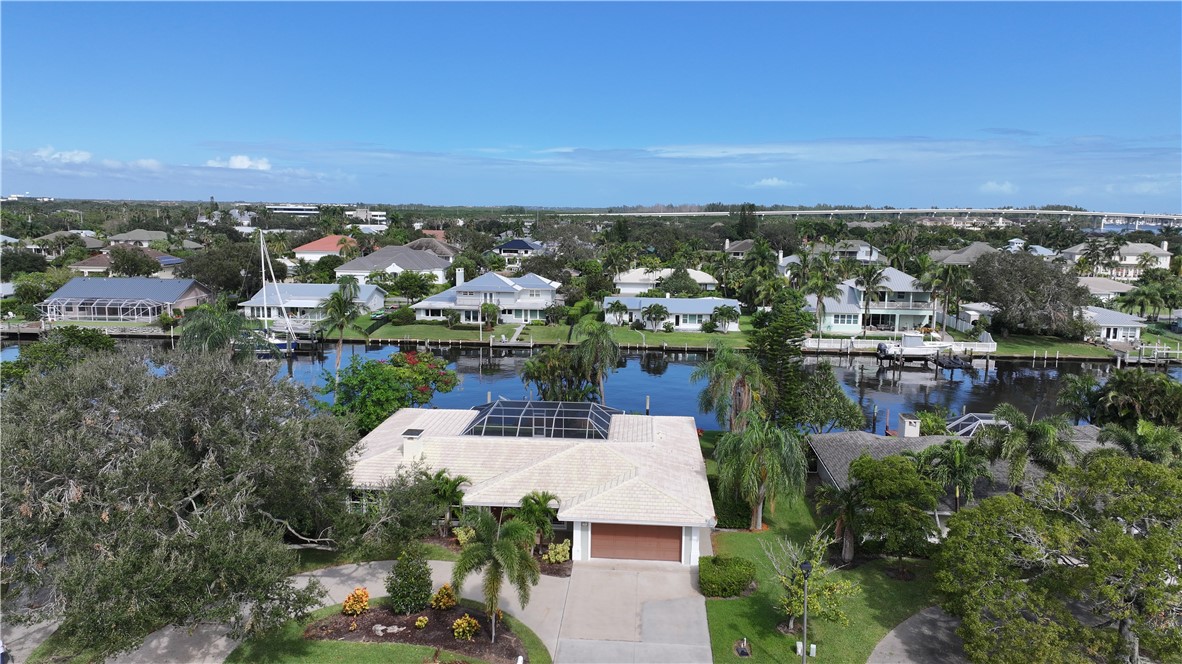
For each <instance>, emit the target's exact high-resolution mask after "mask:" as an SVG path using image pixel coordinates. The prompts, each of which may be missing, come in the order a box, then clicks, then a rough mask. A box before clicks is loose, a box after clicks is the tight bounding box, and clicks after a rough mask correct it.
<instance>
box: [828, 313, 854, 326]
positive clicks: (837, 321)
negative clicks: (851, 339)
mask: <svg viewBox="0 0 1182 664" xmlns="http://www.w3.org/2000/svg"><path fill="white" fill-rule="evenodd" d="M833 324H834V325H857V324H858V314H833Z"/></svg>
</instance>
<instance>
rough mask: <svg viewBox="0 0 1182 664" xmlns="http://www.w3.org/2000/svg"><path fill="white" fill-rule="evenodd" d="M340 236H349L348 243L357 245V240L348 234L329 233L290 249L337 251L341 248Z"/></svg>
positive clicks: (295, 250)
mask: <svg viewBox="0 0 1182 664" xmlns="http://www.w3.org/2000/svg"><path fill="white" fill-rule="evenodd" d="M341 238H349V245H350V246H354V247H355V246H357V240H354V239H353V238H351V237H349V236H348V235H329V236H326V237H322V238H320V239H319V240H313V241H311V242H309V243H308V244H302V245H300V246H298V247H296V248H295V249H292V251H293V252H299V251H327V252H332V253H337V252H339V251H340V250H341V244H340V243H341Z"/></svg>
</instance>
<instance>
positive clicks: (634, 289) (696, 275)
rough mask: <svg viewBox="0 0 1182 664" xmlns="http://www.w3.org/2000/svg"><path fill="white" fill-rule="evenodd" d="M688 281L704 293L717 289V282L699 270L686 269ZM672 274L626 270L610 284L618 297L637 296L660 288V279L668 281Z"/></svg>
mask: <svg viewBox="0 0 1182 664" xmlns="http://www.w3.org/2000/svg"><path fill="white" fill-rule="evenodd" d="M686 272H688V273H689V276H690V279H693V280H694V283H696V284H698V286H699V287H700V288H701V289H702V290H704V291H712V290H717V289H718V280H717V279H715V278H714V277H712V276H710V275H709V274H706V273H705V272H702V271H701V270H693V269H687V270H686ZM671 274H673V268H668V267H667V268H663V269H660V270H654V271H652V272H649V271H648V270H646V269H644V268H642V267H638V268H635V269H632V270H627V271H624V272H621V273H619V274H617V275H616V278H615V279H613V280H612V282H613V283H614V284H615V286H616V291H618V292H619V294H620V295H625V296H627V295H639V294H641V293H643V292H645V291H649V290H652V289H654V288H660V283H661V280H662V279H668V278H669V276H670V275H671Z"/></svg>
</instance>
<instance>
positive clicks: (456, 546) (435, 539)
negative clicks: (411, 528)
mask: <svg viewBox="0 0 1182 664" xmlns="http://www.w3.org/2000/svg"><path fill="white" fill-rule="evenodd" d="M423 542H425V543H427V544H437V545H439V546H441V547H443V548H445V549H447V550H448V551H452V552H454V553H459V552H460V543H459V542H457V541H456V538H454V537H451V536H450V535H449V536H447V537H440V536H438V535H432V536H431V537H426V538H423Z"/></svg>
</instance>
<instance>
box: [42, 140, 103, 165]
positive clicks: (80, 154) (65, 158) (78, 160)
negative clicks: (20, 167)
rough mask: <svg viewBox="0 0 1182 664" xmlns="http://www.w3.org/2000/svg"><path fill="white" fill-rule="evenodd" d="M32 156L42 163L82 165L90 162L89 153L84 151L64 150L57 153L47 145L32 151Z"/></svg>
mask: <svg viewBox="0 0 1182 664" xmlns="http://www.w3.org/2000/svg"><path fill="white" fill-rule="evenodd" d="M33 156H34V157H37V158H38V159H40V160H42V161H52V162H56V163H59V164H84V163H86V162H88V161H90V153H89V152H87V151H85V150H65V151H62V152H58V151H56V150H54V149H53V146H52V145H47V146H45V147H43V148H41V149H39V150H34V151H33Z"/></svg>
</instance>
